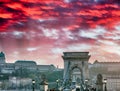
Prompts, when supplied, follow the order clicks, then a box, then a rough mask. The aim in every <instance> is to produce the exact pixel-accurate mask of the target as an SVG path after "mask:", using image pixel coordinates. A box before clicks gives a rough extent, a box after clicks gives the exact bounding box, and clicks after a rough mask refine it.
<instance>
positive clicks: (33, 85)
mask: <svg viewBox="0 0 120 91" xmlns="http://www.w3.org/2000/svg"><path fill="white" fill-rule="evenodd" d="M32 89H33V91H35V80H32Z"/></svg>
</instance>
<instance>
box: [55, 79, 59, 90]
mask: <svg viewBox="0 0 120 91" xmlns="http://www.w3.org/2000/svg"><path fill="white" fill-rule="evenodd" d="M56 83H57V90H58V85H59V84H58V83H59V79H57V80H56Z"/></svg>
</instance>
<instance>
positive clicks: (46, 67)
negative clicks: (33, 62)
mask: <svg viewBox="0 0 120 91" xmlns="http://www.w3.org/2000/svg"><path fill="white" fill-rule="evenodd" d="M37 70H38V71H39V72H45V71H55V70H57V68H56V67H55V66H54V65H52V64H51V65H37Z"/></svg>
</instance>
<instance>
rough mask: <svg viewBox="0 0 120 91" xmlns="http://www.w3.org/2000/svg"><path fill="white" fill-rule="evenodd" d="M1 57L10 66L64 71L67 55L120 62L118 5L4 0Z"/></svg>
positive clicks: (94, 0) (114, 1) (116, 1)
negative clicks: (22, 63) (24, 63)
mask: <svg viewBox="0 0 120 91" xmlns="http://www.w3.org/2000/svg"><path fill="white" fill-rule="evenodd" d="M0 51H3V52H4V53H5V54H6V61H7V62H9V63H10V62H12V63H13V62H15V61H16V60H34V61H36V62H37V63H38V64H54V65H55V66H56V65H59V67H63V59H62V57H61V56H62V55H63V52H83V51H89V52H90V53H89V54H90V55H91V58H90V60H89V62H91V63H92V62H94V61H95V60H98V61H101V62H104V61H105V62H110V61H113V62H116V61H117V62H118V61H120V0H0Z"/></svg>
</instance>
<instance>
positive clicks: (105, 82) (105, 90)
mask: <svg viewBox="0 0 120 91" xmlns="http://www.w3.org/2000/svg"><path fill="white" fill-rule="evenodd" d="M104 84H105V88H104V91H107V86H106V84H107V79H104Z"/></svg>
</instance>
